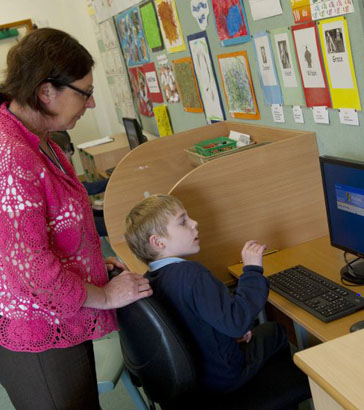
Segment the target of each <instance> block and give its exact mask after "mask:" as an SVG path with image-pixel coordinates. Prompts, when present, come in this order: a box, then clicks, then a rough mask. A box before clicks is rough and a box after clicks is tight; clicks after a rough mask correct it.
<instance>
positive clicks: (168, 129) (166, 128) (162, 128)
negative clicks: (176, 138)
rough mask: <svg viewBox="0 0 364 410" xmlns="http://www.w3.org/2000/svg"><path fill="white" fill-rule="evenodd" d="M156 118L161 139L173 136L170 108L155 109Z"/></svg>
mask: <svg viewBox="0 0 364 410" xmlns="http://www.w3.org/2000/svg"><path fill="white" fill-rule="evenodd" d="M153 111H154V117H155V120H156V122H157V127H158V131H159V136H160V137H167V136H168V135H172V134H173V130H172V126H171V122H170V120H169V114H168V108H167V107H166V106H165V105H158V106H157V107H154V109H153Z"/></svg>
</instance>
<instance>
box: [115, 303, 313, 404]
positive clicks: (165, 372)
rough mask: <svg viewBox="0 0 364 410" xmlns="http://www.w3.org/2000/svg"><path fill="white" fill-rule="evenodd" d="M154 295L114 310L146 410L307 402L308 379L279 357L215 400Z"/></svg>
mask: <svg viewBox="0 0 364 410" xmlns="http://www.w3.org/2000/svg"><path fill="white" fill-rule="evenodd" d="M170 310H171V309H167V307H166V306H164V305H162V304H161V303H160V302H159V301H158V300H157V299H156V298H155V297H154V296H151V297H149V298H146V299H142V300H139V301H137V302H135V303H133V304H131V305H128V306H126V307H124V308H121V309H118V312H117V316H118V320H119V325H120V329H121V330H120V332H119V335H120V342H121V348H122V351H123V357H124V362H125V366H126V368H127V370H128V371H129V373H130V376H131V379H132V380H133V382H134V383H135V384H136V385H137V386H142V387H143V389H144V392H145V394H146V395H147V397H148V399H149V404H150V409H154V408H155V407H154V403H159V405H160V406H161V408H162V409H163V410H179V409H199V410H203V409H209V410H243V409H244V410H278V409H279V410H282V409H292V408H295V406H297V405H298V403H300V402H301V401H304V400H306V399H308V398H310V397H311V393H310V388H309V384H308V380H307V377H306V376H305V375H304V374H303V373H302V372H301V371H300V370H299V369H298V368H297V367H296V366H295V365H294V364H293V362H292V361H291V360H287V357H288V358H289V356H287V354H283V353H284V352H282V353H278V354H276V355H275V356H274V357H273V358H271V359H270V360H269V361H268V362H267V363H266V365H265V366H264V367H263V369H262V370H261V371H260V372H259V373H258V374H257V375H256V376H255V377H254V379H253V380H252V381H251V382H248V383H247V384H246V385H245V386H244V388H242V389H239V391H237V392H234V393H229V394H224V395H222V394H220V395H215V394H212V393H209V392H206V391H204V390H203V388H202V387H201V386H200V385H199V383H198V370H199V368H201V367H200V366H199V359H198V354H197V350H196V347H195V345H194V341H193V340H192V338H191V336H190V335H189V333H188V331H187V330H186V328H185V327H184V326H183V325H182V324H181V323H180V322H179V318H178V317H176V316H175V315H174V314H173V313H172V312H171V311H170Z"/></svg>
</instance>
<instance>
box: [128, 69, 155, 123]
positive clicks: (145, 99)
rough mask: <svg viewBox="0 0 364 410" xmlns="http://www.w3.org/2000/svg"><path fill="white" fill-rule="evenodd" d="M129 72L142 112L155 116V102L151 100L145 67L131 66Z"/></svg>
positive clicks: (148, 115)
mask: <svg viewBox="0 0 364 410" xmlns="http://www.w3.org/2000/svg"><path fill="white" fill-rule="evenodd" d="M129 73H130V83H131V86H132V90H133V94H134V96H135V97H136V98H137V99H138V105H139V110H140V114H142V115H145V116H147V117H153V115H154V114H153V103H152V101H151V96H150V92H149V89H148V86H147V79H146V77H145V74H144V72H143V67H138V68H136V67H132V68H129Z"/></svg>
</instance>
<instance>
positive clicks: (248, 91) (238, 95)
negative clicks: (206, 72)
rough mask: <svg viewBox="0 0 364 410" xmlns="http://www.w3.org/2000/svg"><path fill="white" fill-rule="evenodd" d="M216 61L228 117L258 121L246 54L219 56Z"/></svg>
mask: <svg viewBox="0 0 364 410" xmlns="http://www.w3.org/2000/svg"><path fill="white" fill-rule="evenodd" d="M217 59H218V62H219V68H220V74H221V80H222V83H223V87H224V94H225V98H226V102H227V104H228V107H229V112H230V115H231V116H232V117H234V118H244V119H254V120H259V119H260V114H259V110H258V106H257V102H256V98H255V94H254V88H253V83H252V79H251V74H250V67H249V61H248V55H247V52H246V51H237V52H235V53H228V54H220V55H218V56H217Z"/></svg>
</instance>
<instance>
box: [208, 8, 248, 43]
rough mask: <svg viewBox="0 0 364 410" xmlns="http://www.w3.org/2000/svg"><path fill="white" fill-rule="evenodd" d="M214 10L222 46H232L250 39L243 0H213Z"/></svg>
mask: <svg viewBox="0 0 364 410" xmlns="http://www.w3.org/2000/svg"><path fill="white" fill-rule="evenodd" d="M212 10H213V12H214V17H215V23H216V29H217V34H218V36H219V39H220V44H221V45H222V46H232V45H234V44H239V43H246V42H247V41H249V40H250V33H249V27H248V20H247V19H246V14H245V9H244V4H243V2H242V0H212Z"/></svg>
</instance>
